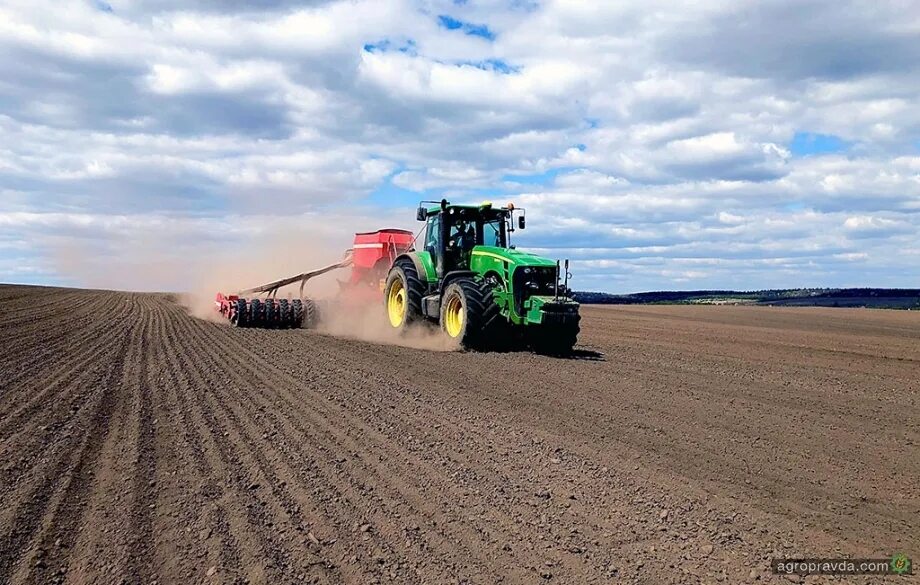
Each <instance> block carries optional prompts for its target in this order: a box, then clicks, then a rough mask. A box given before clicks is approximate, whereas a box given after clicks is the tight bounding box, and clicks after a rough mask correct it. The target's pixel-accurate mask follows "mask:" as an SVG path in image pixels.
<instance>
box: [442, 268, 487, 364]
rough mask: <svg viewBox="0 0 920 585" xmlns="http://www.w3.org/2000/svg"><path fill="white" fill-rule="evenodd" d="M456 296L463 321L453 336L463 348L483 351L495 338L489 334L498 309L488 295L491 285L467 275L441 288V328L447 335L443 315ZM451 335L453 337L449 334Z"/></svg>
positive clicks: (448, 332) (448, 333)
mask: <svg viewBox="0 0 920 585" xmlns="http://www.w3.org/2000/svg"><path fill="white" fill-rule="evenodd" d="M452 299H456V300H457V301H459V302H460V304H461V305H462V311H463V324H462V326H461V329H460V333H459V335H457V336H456V339H457V340H458V341H459V342H460V345H461V346H462V347H464V348H466V349H476V350H486V349H489V348H490V347H491V346H492V345H493V344H494V342H495V341H496V340H494V339H492V337H493V334H494V333H495V332H496V331H497V330H498V329H499V327H498V326H499V325H500V324H501V312H500V310H499V307H498V305H497V304H495V298H494V296H493V294H492V287H491V286H489V285H488V284H487V283H485V282H482V281H478V280H474V279H471V278H458V279H457V280H455V281H453V282H451V283H450V284H449V285H447V288H445V289H444V294H443V295H442V296H441V318H440V323H441V330H442V331H444V332H445V334H447V335H448V336H451V333H450V331H448V327H447V322H446V319H445V317H446V315H447V312H448V310H449V309H448V307H450V306H451V300H452ZM451 337H453V336H451Z"/></svg>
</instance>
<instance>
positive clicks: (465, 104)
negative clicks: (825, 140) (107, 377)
mask: <svg viewBox="0 0 920 585" xmlns="http://www.w3.org/2000/svg"><path fill="white" fill-rule="evenodd" d="M109 5H110V6H111V8H112V10H111V11H106V10H101V9H100V8H99V6H104V4H102V3H94V2H84V1H81V0H65V1H64V2H54V3H52V2H50V1H45V0H41V1H34V0H32V1H28V2H27V1H25V0H11V1H9V2H6V3H5V4H4V6H3V7H2V8H0V55H3V56H2V57H0V224H2V225H4V227H5V228H6V229H7V230H8V231H9V233H10V234H13V235H12V236H11V237H12V238H14V239H15V241H22V240H23V238H22V235H23V234H25V233H28V234H29V235H30V237H41V236H43V235H44V236H48V235H50V234H52V233H53V232H56V231H61V230H63V231H64V233H68V234H71V236H72V237H75V238H76V237H79V238H81V239H88V240H93V239H96V240H99V241H109V240H111V241H114V240H112V239H113V238H114V239H116V240H117V239H118V238H125V237H130V234H131V233H132V230H140V231H144V230H145V229H147V228H146V227H143V226H147V227H149V226H150V225H152V224H150V223H144V221H142V220H141V218H143V217H149V218H153V219H151V220H150V221H153V222H154V223H155V222H156V221H161V220H162V221H163V222H164V223H162V224H161V225H162V226H163V229H167V228H171V227H176V226H179V228H182V229H184V230H185V231H183V232H182V233H183V234H184V235H182V236H181V237H182V238H183V239H186V240H188V241H189V242H191V241H195V240H196V239H197V240H205V239H207V238H208V237H210V236H209V234H210V233H211V230H215V231H220V230H226V229H228V227H227V226H230V225H239V224H245V225H247V226H253V227H254V228H255V229H261V228H262V227H265V226H272V225H276V221H277V217H299V216H301V215H303V214H308V215H309V214H314V213H320V212H321V211H323V210H326V211H328V212H330V213H334V212H336V211H335V210H336V209H339V208H338V207H337V205H343V206H345V207H344V208H345V209H347V208H348V207H349V206H353V205H361V204H362V203H363V202H364V200H365V198H366V197H368V196H369V195H371V194H372V193H376V194H375V195H374V196H373V198H372V199H373V201H375V202H376V203H377V204H380V203H381V201H383V202H384V203H386V201H385V198H386V197H396V198H397V200H396V201H394V202H393V203H392V205H399V206H408V207H411V201H410V199H411V198H413V197H415V196H416V195H413V194H411V193H410V194H408V195H400V194H399V193H400V192H401V191H400V189H404V190H410V191H413V192H417V196H418V198H422V197H424V198H428V199H431V198H438V197H440V196H441V195H442V194H448V195H449V196H451V197H461V198H464V197H465V198H469V199H473V200H480V199H483V198H487V197H489V194H490V193H491V192H497V193H496V195H495V197H498V198H504V197H505V196H506V195H507V196H508V197H511V196H513V198H514V200H515V201H516V202H519V204H521V205H525V206H526V207H527V208H528V213H529V214H530V215H531V221H530V223H529V226H528V229H527V230H526V232H523V233H521V234H519V236H518V237H519V238H520V242H521V244H522V245H524V244H526V245H529V246H533V247H537V246H539V247H542V248H545V249H547V250H550V251H552V253H554V254H571V255H573V257H577V258H578V259H579V263H583V264H580V265H581V266H583V269H584V275H583V276H584V278H585V281H584V285H583V286H585V287H588V286H590V287H594V288H599V289H605V288H606V289H611V288H613V289H617V290H638V289H642V288H669V287H670V288H673V287H684V286H694V287H695V286H701V287H702V286H712V287H723V286H726V287H727V286H735V287H740V288H751V287H755V286H756V287H764V286H786V285H804V284H828V285H833V284H863V285H869V284H880V285H881V284H884V285H893V284H901V285H911V284H912V283H913V282H915V281H916V279H917V277H920V273H918V270H920V269H918V268H917V264H916V262H908V257H909V256H910V255H909V254H901V253H898V252H897V251H899V250H916V249H917V247H918V243H917V239H916V234H917V233H920V219H918V214H920V155H918V148H920V108H917V107H916V104H918V103H920V41H918V31H920V13H917V11H915V10H914V11H911V10H909V9H907V8H905V5H899V4H898V3H887V2H883V3H848V2H845V3H843V4H840V3H839V2H830V1H825V0H796V1H791V0H768V1H763V2H757V3H754V4H750V5H746V6H745V7H743V8H742V7H740V5H738V4H737V3H733V2H726V1H712V2H704V3H698V4H694V5H692V6H691V5H684V6H675V5H674V4H673V3H671V2H664V1H663V0H662V1H659V0H655V1H653V2H619V3H611V2H589V1H579V2H570V1H566V2H563V1H561V0H559V1H546V2H525V3H521V2H502V1H500V0H480V1H475V0H470V1H469V2H466V3H460V4H458V3H454V2H450V1H448V0H432V1H425V2H413V1H410V0H380V1H378V0H329V1H326V0H323V1H296V0H271V1H269V2H264V3H260V6H259V9H258V10H255V9H253V8H252V7H251V6H250V5H249V4H248V3H245V2H240V1H238V0H228V1H226V2H217V1H214V0H194V1H189V2H178V1H177V0H145V1H141V2H135V1H128V0H111V1H110V2H109ZM442 14H447V15H450V16H451V17H452V18H456V19H458V20H461V21H463V22H466V23H472V24H476V25H480V26H485V27H488V31H489V32H490V35H491V36H492V37H493V38H491V39H486V38H483V37H481V36H476V35H470V34H465V33H464V31H463V30H447V29H446V28H444V27H442V26H440V25H439V21H438V17H439V16H440V15H442ZM797 133H810V134H818V135H830V136H833V137H836V138H835V139H836V141H837V142H836V144H838V145H842V146H837V147H832V148H829V149H828V150H829V152H824V151H820V149H818V150H817V151H816V152H813V153H811V152H807V151H806V152H802V151H798V150H797V149H796V147H795V146H794V144H795V143H794V137H795V136H796V135H797ZM841 149H842V151H835V150H841ZM806 154H807V155H808V156H803V155H806ZM495 197H490V198H495ZM391 208H392V207H391V206H388V205H385V210H384V211H380V212H379V213H380V214H383V213H389V211H386V210H387V209H391ZM330 210H332V211H330ZM368 215H369V216H371V217H372V216H373V215H374V213H370V214H368ZM157 218H160V219H157ZM231 218H232V219H231ZM243 218H245V219H243ZM410 219H411V218H410ZM137 222H141V224H142V225H141V224H138V223H137ZM196 222H200V223H196ZM167 224H168V225H167ZM266 229H267V228H266ZM231 232H232V229H231ZM225 233H226V232H225ZM234 233H235V232H234ZM252 233H253V232H251V231H247V230H243V231H242V232H239V233H238V235H239V237H240V238H247V237H253V236H252ZM6 241H7V240H0V243H4V242H6ZM100 245H101V244H100ZM17 254H18V255H19V256H15V255H17ZM23 254H25V253H24V252H23V251H22V250H21V249H20V248H16V247H11V246H5V247H0V260H3V262H2V263H0V267H2V266H10V265H11V264H10V260H9V259H10V258H13V257H14V256H15V257H20V258H21V262H20V264H21V265H22V266H27V265H28V266H38V265H40V262H39V263H38V264H36V261H37V260H36V258H35V257H33V256H28V257H26V255H23ZM39 260H40V259H39ZM15 264H16V262H13V263H12V265H15ZM577 266H579V264H577V265H576V273H577V271H578V268H577ZM650 267H653V269H650ZM21 272H22V271H20V272H17V274H20V273H21ZM2 274H4V273H2V272H0V279H2ZM6 274H12V272H10V271H7V272H6ZM800 279H801V280H800ZM809 279H811V280H809ZM576 285H577V286H582V284H580V283H579V281H578V280H576Z"/></svg>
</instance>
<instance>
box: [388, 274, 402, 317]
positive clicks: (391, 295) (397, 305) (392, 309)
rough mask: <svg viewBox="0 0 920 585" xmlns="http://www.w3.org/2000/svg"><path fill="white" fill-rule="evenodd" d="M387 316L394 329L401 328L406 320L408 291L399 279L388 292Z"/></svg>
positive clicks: (391, 285)
mask: <svg viewBox="0 0 920 585" xmlns="http://www.w3.org/2000/svg"><path fill="white" fill-rule="evenodd" d="M387 316H388V317H389V318H390V325H392V326H393V327H401V326H402V324H403V320H404V319H405V318H406V289H405V287H403V283H402V281H401V280H400V279H398V278H396V279H394V280H393V282H392V283H391V284H390V290H388V291H387Z"/></svg>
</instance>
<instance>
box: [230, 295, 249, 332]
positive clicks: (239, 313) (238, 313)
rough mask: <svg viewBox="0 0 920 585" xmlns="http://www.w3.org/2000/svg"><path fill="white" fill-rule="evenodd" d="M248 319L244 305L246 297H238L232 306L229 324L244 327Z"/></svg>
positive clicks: (247, 312)
mask: <svg viewBox="0 0 920 585" xmlns="http://www.w3.org/2000/svg"><path fill="white" fill-rule="evenodd" d="M248 321H249V311H248V310H247V307H246V299H239V300H237V301H236V303H235V306H234V311H233V315H232V316H231V317H230V324H231V325H233V326H234V327H245V326H246V325H247V323H248Z"/></svg>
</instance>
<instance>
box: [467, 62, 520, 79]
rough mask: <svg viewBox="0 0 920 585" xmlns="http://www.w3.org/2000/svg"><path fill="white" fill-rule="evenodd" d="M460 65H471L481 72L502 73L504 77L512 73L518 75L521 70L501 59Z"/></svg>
mask: <svg viewBox="0 0 920 585" xmlns="http://www.w3.org/2000/svg"><path fill="white" fill-rule="evenodd" d="M460 65H472V66H473V67H476V68H477V69H482V70H483V71H495V72H496V73H502V74H504V75H510V74H512V73H520V72H521V68H520V67H518V66H516V65H511V64H510V63H508V62H507V61H504V60H502V59H486V60H484V61H464V62H462V63H460Z"/></svg>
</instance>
